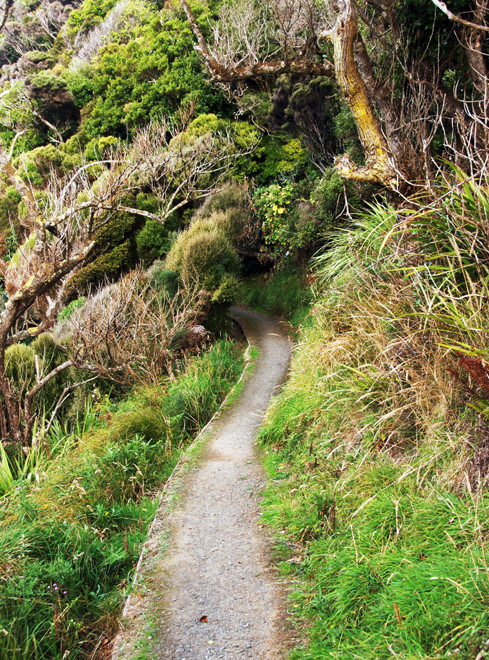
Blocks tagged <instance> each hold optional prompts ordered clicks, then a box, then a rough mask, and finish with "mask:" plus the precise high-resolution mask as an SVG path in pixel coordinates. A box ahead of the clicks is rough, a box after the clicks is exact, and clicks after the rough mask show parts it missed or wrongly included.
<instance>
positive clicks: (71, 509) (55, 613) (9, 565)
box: [0, 341, 242, 660]
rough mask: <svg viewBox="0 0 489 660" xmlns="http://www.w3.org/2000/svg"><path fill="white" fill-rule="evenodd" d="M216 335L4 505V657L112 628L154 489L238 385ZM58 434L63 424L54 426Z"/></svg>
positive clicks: (81, 641) (43, 654)
mask: <svg viewBox="0 0 489 660" xmlns="http://www.w3.org/2000/svg"><path fill="white" fill-rule="evenodd" d="M241 369H242V359H241V356H240V354H239V351H238V349H237V348H236V346H235V345H234V344H232V343H230V342H226V341H220V342H217V343H216V344H215V345H214V346H213V347H212V349H211V350H210V351H209V352H208V353H206V354H204V355H203V356H201V357H200V358H197V359H194V360H192V361H189V363H188V364H187V367H186V370H185V372H184V373H182V374H181V375H180V376H179V377H178V378H177V379H176V380H174V381H170V380H168V381H166V382H165V383H164V384H163V385H162V386H161V387H159V388H145V389H141V390H138V391H136V392H135V393H134V394H133V396H132V397H130V398H129V399H127V400H125V401H124V402H121V404H120V405H118V406H117V408H116V409H115V410H112V409H111V407H110V406H106V407H105V408H103V409H102V410H100V411H99V414H98V415H93V416H92V419H91V425H90V427H89V428H85V429H84V431H85V433H84V435H82V437H81V438H80V439H76V438H68V439H66V441H67V442H68V448H65V449H64V451H63V452H59V453H58V454H57V455H56V456H55V458H54V460H53V462H52V463H51V464H49V465H46V466H44V470H43V471H42V479H41V481H40V483H39V484H38V485H36V486H33V485H32V484H26V483H24V484H22V485H20V486H19V488H18V490H16V491H15V492H14V494H13V495H12V496H11V497H10V498H9V499H8V500H6V501H4V503H3V506H2V507H0V657H1V658H9V659H10V658H12V659H13V660H20V659H24V658H49V659H51V658H56V659H57V658H60V659H61V658H67V657H69V658H85V657H90V656H91V654H92V653H93V652H94V651H95V649H100V648H101V647H102V645H103V643H104V640H105V639H107V638H108V637H110V635H111V634H112V633H113V632H114V630H115V629H116V625H117V617H118V614H119V610H120V606H121V603H122V600H123V597H124V589H125V587H127V585H128V584H129V583H130V576H131V573H132V571H133V569H134V566H135V563H136V561H137V558H138V556H139V553H140V549H141V546H142V543H143V542H144V540H145V538H146V533H147V530H148V527H149V525H150V524H151V521H152V519H153V517H154V514H155V510H156V506H157V504H156V500H155V497H154V495H155V493H156V491H157V489H158V487H160V486H161V484H163V483H164V481H165V480H166V478H167V477H168V475H169V474H170V473H171V471H172V469H173V467H174V465H175V464H176V462H177V460H178V457H179V455H180V453H181V452H182V450H183V449H185V447H186V446H187V445H188V444H189V442H190V441H191V440H192V438H193V437H194V436H195V434H196V433H197V432H198V431H199V429H200V428H202V427H203V426H204V425H205V423H206V422H207V421H208V420H209V419H210V417H211V416H212V414H213V413H214V412H215V411H216V409H217V408H218V407H219V405H220V403H221V401H222V400H223V398H224V397H225V395H226V394H227V392H228V391H229V390H230V389H231V387H232V385H233V384H234V383H235V382H236V379H237V378H238V377H239V374H240V372H241ZM58 432H59V429H58Z"/></svg>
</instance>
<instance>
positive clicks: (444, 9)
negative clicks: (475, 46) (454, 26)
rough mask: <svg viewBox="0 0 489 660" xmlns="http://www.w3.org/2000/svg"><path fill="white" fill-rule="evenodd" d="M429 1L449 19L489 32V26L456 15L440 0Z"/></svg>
mask: <svg viewBox="0 0 489 660" xmlns="http://www.w3.org/2000/svg"><path fill="white" fill-rule="evenodd" d="M431 2H432V3H433V4H434V5H436V6H437V7H438V9H440V10H441V11H442V12H443V13H444V14H445V15H446V16H448V18H449V19H450V20H451V21H454V22H456V23H460V24H461V25H465V27H469V28H472V29H474V30H480V31H481V32H489V26H488V25H481V24H478V23H472V21H466V20H465V19H464V18H460V16H456V15H455V14H454V13H453V12H452V11H450V9H448V7H447V6H446V4H445V3H444V2H442V0H431Z"/></svg>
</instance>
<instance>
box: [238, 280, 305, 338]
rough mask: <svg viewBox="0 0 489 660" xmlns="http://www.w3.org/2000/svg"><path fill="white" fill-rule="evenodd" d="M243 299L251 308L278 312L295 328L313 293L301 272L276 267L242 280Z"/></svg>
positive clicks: (273, 313)
mask: <svg viewBox="0 0 489 660" xmlns="http://www.w3.org/2000/svg"><path fill="white" fill-rule="evenodd" d="M242 299H243V302H244V303H245V304H246V305H248V306H249V307H251V308H252V309H256V310H257V311H259V312H264V313H265V314H271V315H272V316H278V317H280V318H282V319H284V320H285V321H288V322H289V323H291V325H292V326H293V327H294V328H297V327H298V326H299V325H300V324H301V323H302V322H303V321H304V319H305V317H306V315H307V309H308V305H309V304H310V302H311V301H312V296H311V290H310V287H309V286H308V282H307V278H306V276H305V275H304V274H302V273H295V272H289V271H280V270H279V271H276V272H273V273H268V274H266V275H259V276H256V277H251V278H249V279H247V280H244V282H243V283H242Z"/></svg>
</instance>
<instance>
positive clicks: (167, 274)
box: [148, 261, 180, 298]
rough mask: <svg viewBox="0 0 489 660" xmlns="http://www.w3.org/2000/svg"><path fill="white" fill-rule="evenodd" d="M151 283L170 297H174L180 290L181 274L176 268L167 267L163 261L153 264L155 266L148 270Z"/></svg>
mask: <svg viewBox="0 0 489 660" xmlns="http://www.w3.org/2000/svg"><path fill="white" fill-rule="evenodd" d="M148 275H149V278H150V283H151V284H152V285H153V286H154V287H155V288H156V289H162V290H163V291H164V292H166V293H167V294H168V295H169V296H170V298H174V297H175V296H176V294H177V292H178V287H179V281H180V276H179V274H178V273H177V272H175V271H174V270H169V269H168V268H166V267H165V263H164V262H163V261H159V262H157V263H155V264H153V267H152V268H151V269H150V270H149V271H148Z"/></svg>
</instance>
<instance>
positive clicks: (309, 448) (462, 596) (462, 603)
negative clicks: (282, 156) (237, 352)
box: [261, 173, 489, 659]
mask: <svg viewBox="0 0 489 660" xmlns="http://www.w3.org/2000/svg"><path fill="white" fill-rule="evenodd" d="M487 213H488V205H487V183H486V182H484V183H482V184H481V183H480V182H474V181H471V180H469V179H467V178H466V177H463V176H462V175H461V174H460V173H458V174H457V175H455V176H454V178H452V180H451V181H450V185H449V187H447V185H446V184H441V186H440V188H439V189H438V195H437V196H436V198H435V199H434V200H433V201H432V202H431V203H430V204H427V205H418V206H415V207H411V208H409V209H407V208H406V209H404V211H402V210H401V211H398V210H396V209H394V208H391V207H389V206H386V205H385V206H384V205H378V206H376V207H373V208H372V209H371V211H370V212H369V213H366V214H364V215H363V216H362V217H361V218H360V219H358V221H357V223H356V226H355V227H354V228H352V229H350V230H344V231H341V232H338V233H337V234H336V236H335V237H334V238H333V239H332V245H331V248H330V250H329V251H327V252H325V253H324V254H323V255H321V256H320V257H318V258H317V260H316V275H317V277H318V278H319V279H318V286H317V290H316V301H315V305H314V306H313V308H312V311H311V313H310V317H309V319H308V322H307V323H306V324H305V325H304V326H303V329H302V333H301V335H300V338H299V344H298V347H297V349H296V354H295V357H294V361H293V364H292V371H291V377H290V380H289V382H288V383H287V385H286V386H285V390H284V392H283V393H282V394H281V395H280V396H279V397H278V399H277V400H276V402H275V404H274V405H273V406H272V409H271V411H270V413H269V420H268V423H267V424H266V426H265V427H264V429H263V431H262V433H261V444H262V446H263V448H264V449H265V456H266V462H267V466H268V469H269V473H270V475H271V477H272V479H273V480H272V482H271V485H270V487H269V489H268V493H267V496H266V501H265V505H264V518H265V520H267V521H268V522H269V523H270V524H271V525H272V526H273V527H274V528H275V529H276V530H278V531H280V539H281V547H280V549H279V554H280V558H281V561H282V563H281V566H282V570H283V571H284V572H285V573H287V574H288V575H289V576H290V577H291V579H292V580H293V581H294V583H295V586H296V593H295V596H294V601H295V603H294V611H295V612H296V617H297V619H298V620H299V621H304V619H306V620H309V622H310V623H309V625H310V628H309V630H308V634H307V635H305V636H304V639H303V644H302V645H301V646H300V648H298V649H297V650H296V651H295V652H294V653H293V654H292V657H296V658H308V659H312V658H314V659H319V658H325V657H331V658H359V659H360V658H362V659H364V658H372V659H373V658H391V657H396V658H406V659H407V658H446V657H451V656H452V655H456V654H458V657H463V658H475V657H483V654H484V652H485V649H486V646H487V645H486V639H487V616H488V615H487V611H488V610H487V606H488V601H489V572H488V565H487V538H486V530H487V525H488V523H489V500H488V498H487V479H488V463H487V441H488V437H489V427H488V415H487V370H486V362H485V355H486V350H487V349H486V346H487V327H488V317H487V300H488V298H487V259H485V256H484V255H485V250H486V247H485V242H484V241H485V239H483V236H485V231H486V229H487V222H488V215H487ZM480 241H483V243H480V245H478V243H479V242H480Z"/></svg>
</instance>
